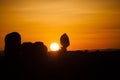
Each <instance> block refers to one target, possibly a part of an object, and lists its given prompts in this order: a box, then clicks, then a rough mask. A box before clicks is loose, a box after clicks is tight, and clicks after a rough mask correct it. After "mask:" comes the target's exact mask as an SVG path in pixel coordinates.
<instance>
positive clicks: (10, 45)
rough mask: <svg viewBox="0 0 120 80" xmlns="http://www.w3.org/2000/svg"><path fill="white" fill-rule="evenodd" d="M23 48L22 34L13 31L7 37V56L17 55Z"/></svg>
mask: <svg viewBox="0 0 120 80" xmlns="http://www.w3.org/2000/svg"><path fill="white" fill-rule="evenodd" d="M20 48H21V36H20V34H19V33H18V32H12V33H9V34H7V35H6V37H5V50H4V52H5V56H6V57H9V58H13V57H16V56H17V55H18V53H19V52H20Z"/></svg>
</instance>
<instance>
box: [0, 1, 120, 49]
mask: <svg viewBox="0 0 120 80" xmlns="http://www.w3.org/2000/svg"><path fill="white" fill-rule="evenodd" d="M119 3H120V1H119V0H100V1H98V0H84V1H83V0H0V43H1V44H0V50H3V49H4V38H5V35H6V34H7V33H9V32H13V31H17V32H19V33H20V34H21V37H22V42H26V41H30V42H35V41H43V42H44V44H45V45H47V47H48V48H49V45H50V44H51V43H52V42H57V43H60V41H59V39H60V36H61V35H62V34H63V33H67V34H68V36H69V38H70V43H71V44H70V46H69V47H68V49H69V50H79V49H103V48H120V5H119Z"/></svg>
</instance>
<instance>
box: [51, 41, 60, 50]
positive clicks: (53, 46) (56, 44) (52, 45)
mask: <svg viewBox="0 0 120 80" xmlns="http://www.w3.org/2000/svg"><path fill="white" fill-rule="evenodd" d="M50 49H51V51H58V50H59V45H58V43H56V42H54V43H51V44H50Z"/></svg>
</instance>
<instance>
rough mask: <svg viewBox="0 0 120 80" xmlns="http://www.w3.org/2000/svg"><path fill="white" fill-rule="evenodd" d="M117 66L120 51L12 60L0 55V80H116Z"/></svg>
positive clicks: (119, 73)
mask: <svg viewBox="0 0 120 80" xmlns="http://www.w3.org/2000/svg"><path fill="white" fill-rule="evenodd" d="M27 54H28V53H27ZM53 54H56V55H53ZM119 65H120V50H113V51H112V50H111V51H110V50H105V51H99V50H96V51H93V52H89V51H87V50H86V51H68V52H65V53H61V52H49V53H48V54H47V55H46V56H45V55H44V56H43V55H41V56H38V57H37V56H36V57H34V56H30V55H21V56H19V57H17V58H16V59H14V60H12V59H6V57H5V56H4V55H1V57H0V67H1V68H0V73H1V75H0V80H13V79H14V80H46V79H47V80H53V79H54V80H98V79H99V80H109V79H112V80H119V79H120V66H119Z"/></svg>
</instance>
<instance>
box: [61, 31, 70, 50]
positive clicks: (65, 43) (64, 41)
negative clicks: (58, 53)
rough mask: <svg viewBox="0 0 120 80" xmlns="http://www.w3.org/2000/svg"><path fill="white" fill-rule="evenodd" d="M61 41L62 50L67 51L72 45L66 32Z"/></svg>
mask: <svg viewBox="0 0 120 80" xmlns="http://www.w3.org/2000/svg"><path fill="white" fill-rule="evenodd" d="M60 43H61V45H62V48H61V50H62V52H66V51H67V47H68V46H69V45H70V41H69V37H68V36H67V34H66V33H64V34H63V35H62V36H61V37H60Z"/></svg>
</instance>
